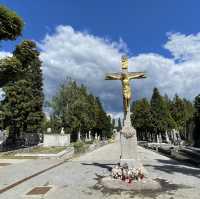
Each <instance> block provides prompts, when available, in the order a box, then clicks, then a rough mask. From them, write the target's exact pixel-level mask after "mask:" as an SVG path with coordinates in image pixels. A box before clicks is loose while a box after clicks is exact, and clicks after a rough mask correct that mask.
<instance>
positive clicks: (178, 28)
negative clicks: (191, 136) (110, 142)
mask: <svg viewBox="0 0 200 199" xmlns="http://www.w3.org/2000/svg"><path fill="white" fill-rule="evenodd" d="M0 2H1V3H2V4H4V5H6V6H8V7H9V8H11V9H13V10H15V11H16V12H17V13H18V14H19V15H20V16H21V17H22V18H23V19H24V21H25V23H26V24H25V28H24V31H23V36H22V37H21V38H19V39H18V40H17V41H16V42H7V41H6V42H2V43H1V48H0V51H12V49H13V48H14V46H15V44H16V43H19V42H20V40H22V39H33V40H35V41H36V42H37V43H38V46H39V47H40V50H41V59H42V61H43V63H44V68H45V69H44V83H45V86H44V87H45V89H46V90H45V92H46V95H47V96H48V95H49V96H51V95H53V94H52V93H54V92H55V90H56V89H57V86H58V84H59V83H60V80H62V79H63V78H64V75H63V76H61V77H60V78H59V79H56V78H55V77H54V78H53V77H52V76H53V74H54V72H55V70H56V71H57V69H58V68H59V70H60V73H62V71H63V73H65V76H68V75H70V76H72V77H73V78H74V79H77V80H78V81H79V80H80V82H82V83H85V84H86V85H88V87H89V88H90V89H91V91H92V92H94V93H95V94H99V95H100V97H101V98H102V100H103V102H104V105H105V107H106V109H107V110H108V111H109V112H112V113H119V112H120V110H121V109H122V105H121V101H120V100H119V102H114V103H113V100H114V101H116V96H117V95H118V94H119V91H118V90H119V83H116V84H115V83H113V82H112V83H110V84H111V86H110V87H109V86H108V84H107V83H104V82H103V81H100V79H102V78H101V77H102V76H101V77H99V81H98V78H97V81H98V82H99V85H97V84H98V83H97V82H96V83H95V86H94V85H93V82H94V81H96V80H95V79H94V80H93V81H92V82H90V81H89V80H87V78H86V80H85V79H84V78H85V76H83V77H81V75H82V70H83V67H85V68H84V69H85V70H86V69H87V71H88V73H89V71H91V73H94V71H96V72H98V74H101V73H102V74H103V72H109V71H110V70H115V69H116V70H118V68H119V65H117V66H115V64H116V63H117V62H119V61H120V58H119V57H120V55H121V52H127V53H128V54H129V57H130V64H131V65H132V66H133V67H132V68H131V70H134V69H136V70H145V71H147V72H148V74H149V80H144V81H146V82H144V84H143V83H142V82H138V83H136V84H135V86H133V89H135V90H134V97H135V98H141V97H149V96H150V93H151V90H152V88H153V87H154V86H157V87H159V88H160V90H161V92H163V93H164V92H167V93H169V95H170V96H173V95H174V94H175V93H178V94H180V95H182V96H184V97H187V98H189V99H192V98H193V97H194V96H195V95H197V94H198V93H200V91H199V90H198V88H197V86H196V88H194V83H195V84H198V83H200V79H196V77H194V75H193V74H194V73H195V74H196V75H197V72H198V70H199V68H198V65H199V64H200V61H199V60H200V58H199V56H198V54H199V52H200V50H199V46H200V42H199V40H200V35H198V33H199V32H200V23H199V19H200V12H199V8H200V1H199V0H189V1H188V0H167V1H163V0H109V1H108V0H101V1H99V0H79V1H76V0H56V1H55V0H1V1H0ZM60 25H62V27H61V26H60ZM59 27H60V28H59ZM68 38H71V40H70V39H69V40H70V42H69V41H68ZM74 40H75V42H74ZM59 41H62V42H61V43H63V46H62V45H59V46H56V45H57V43H59ZM84 42H88V43H87V45H85V46H84ZM94 43H95V45H94ZM73 44H74V45H73ZM89 44H90V45H89ZM93 45H94V46H93ZM69 46H70V49H69V48H68V47H69ZM76 46H79V49H82V51H81V52H79V51H77V49H76V48H75V49H73V48H74V47H76ZM95 46H99V48H98V47H97V49H99V52H100V53H96V54H94V52H91V51H94V49H95V48H93V47H95ZM61 48H62V49H63V51H64V49H65V50H66V57H65V53H64V52H60V51H61V50H60V49H61ZM108 48H111V49H109V50H108V51H107V49H108ZM52 49H54V51H53V50H52ZM72 49H73V50H72ZM88 49H91V50H88ZM104 50H105V52H107V54H105V55H104V54H103V53H102V51H104ZM58 51H59V52H60V53H58ZM67 51H70V53H67ZM72 51H73V53H74V54H73V53H72ZM83 51H84V52H85V54H86V53H87V55H88V56H89V57H91V60H89V58H88V57H87V56H86V55H85V54H84V53H83ZM56 52H57V54H56ZM90 53H91V54H90ZM63 57H65V58H66V59H64V58H63ZM61 60H62V61H61ZM70 61H71V62H70ZM69 63H72V64H74V65H75V67H74V68H75V70H77V71H75V73H76V74H75V73H72V72H69V71H71V70H72V68H70V64H69ZM63 64H65V68H63V70H62V66H63ZM105 64H110V66H108V65H107V66H106V65H105ZM77 65H80V67H77ZM96 67H97V68H98V67H99V68H100V67H102V68H101V70H100V71H98V70H97V69H95V70H94V68H96ZM199 67H200V65H199ZM66 68H68V69H66ZM166 70H167V73H168V74H166V75H165V71H166ZM79 73H80V74H79ZM161 73H162V74H161ZM186 73H191V74H190V76H189V80H187V82H185V81H184V78H188V76H186V75H185V74H186ZM77 74H79V75H77ZM98 74H96V75H97V76H98ZM87 75H88V74H86V77H87ZM172 75H174V76H175V78H173V79H171V80H170V81H169V78H170V77H171V76H172ZM160 76H161V77H160ZM194 79H195V81H194ZM165 81H166V82H165ZM102 82H103V83H102ZM105 84H106V85H105ZM91 85H92V86H91ZM100 85H103V86H104V87H102V86H100ZM105 86H106V88H107V87H109V88H108V89H107V91H105ZM103 90H104V91H103ZM188 90H189V91H191V92H189V94H188V92H187V91H188Z"/></svg>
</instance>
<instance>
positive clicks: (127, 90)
mask: <svg viewBox="0 0 200 199" xmlns="http://www.w3.org/2000/svg"><path fill="white" fill-rule="evenodd" d="M121 62H122V71H121V73H109V74H106V78H105V79H106V80H121V82H122V95H123V104H124V125H123V127H122V131H121V135H120V142H121V158H120V166H122V167H125V166H126V167H128V169H133V168H140V167H141V164H140V161H139V159H138V153H137V135H136V130H135V129H134V127H133V126H132V124H131V118H130V115H131V113H130V102H131V85H130V80H131V79H141V78H145V74H144V72H128V58H127V57H126V56H122V60H121Z"/></svg>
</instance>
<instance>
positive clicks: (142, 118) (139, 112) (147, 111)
mask: <svg viewBox="0 0 200 199" xmlns="http://www.w3.org/2000/svg"><path fill="white" fill-rule="evenodd" d="M151 119H152V118H151V107H150V104H149V102H148V101H147V99H146V98H143V99H141V100H138V101H136V102H135V103H134V106H133V114H132V115H131V120H132V124H133V126H134V127H135V128H136V129H137V136H138V138H139V139H140V140H141V139H142V140H144V139H145V140H148V139H149V133H150V132H151V128H152V124H151V122H152V120H151Z"/></svg>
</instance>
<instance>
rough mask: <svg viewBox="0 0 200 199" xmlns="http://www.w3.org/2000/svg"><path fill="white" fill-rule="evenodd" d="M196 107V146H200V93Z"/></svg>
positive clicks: (196, 98)
mask: <svg viewBox="0 0 200 199" xmlns="http://www.w3.org/2000/svg"><path fill="white" fill-rule="evenodd" d="M194 108H195V112H194V124H195V128H194V133H193V136H194V146H195V147H200V95H198V96H196V97H195V101H194Z"/></svg>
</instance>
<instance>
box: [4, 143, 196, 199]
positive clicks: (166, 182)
mask: <svg viewBox="0 0 200 199" xmlns="http://www.w3.org/2000/svg"><path fill="white" fill-rule="evenodd" d="M119 149H120V148H119V145H118V144H117V143H114V144H109V145H106V146H104V147H102V148H100V149H98V150H96V151H93V152H91V153H87V154H85V155H82V156H81V157H78V158H74V159H73V160H71V161H68V162H66V163H64V164H62V165H60V166H58V167H56V168H54V169H51V170H49V171H47V172H45V173H42V174H41V175H39V176H36V177H34V178H31V179H29V180H27V181H25V182H23V183H21V184H19V185H18V186H16V187H14V188H12V189H10V190H9V191H7V192H5V193H3V194H0V198H1V199H14V198H15V199H21V198H22V199H23V198H47V199H94V198H95V199H100V198H110V199H115V198H116V199H117V198H122V199H125V198H145V199H147V198H156V199H165V198H166V199H184V198H185V199H186V198H190V199H199V196H200V189H199V187H200V169H197V168H194V167H190V166H185V165H183V164H181V163H179V162H176V161H174V160H172V159H169V158H167V157H165V156H162V155H160V154H157V153H154V152H152V151H149V150H146V149H143V148H141V147H139V153H140V156H141V161H142V162H143V163H144V166H145V168H146V170H147V172H148V175H149V176H150V177H152V178H154V179H155V178H159V179H160V182H161V183H162V185H163V189H162V191H161V192H145V193H132V192H125V191H118V192H116V191H110V190H106V189H104V188H103V187H102V186H101V185H100V184H99V179H100V178H101V176H106V175H108V174H109V170H110V168H111V167H112V166H113V164H115V163H116V162H117V160H118V159H119V153H120V151H119ZM58 161H61V160H31V161H27V162H24V163H21V164H16V165H13V166H12V167H11V165H10V166H7V167H4V168H1V169H0V186H1V188H2V186H3V183H2V179H3V181H4V180H5V181H6V183H11V179H12V178H13V179H14V180H17V179H18V180H20V178H21V177H23V176H25V175H31V174H33V173H34V172H36V171H39V170H42V169H44V168H45V167H46V168H47V167H49V166H50V165H53V164H56V163H58ZM19 166H20V167H19ZM28 167H30V172H28ZM23 171H25V172H24V173H23ZM15 173H16V174H17V177H15ZM21 173H22V174H23V175H22V174H21ZM14 180H13V181H12V183H13V182H14ZM47 185H48V186H52V189H51V190H50V191H49V192H48V193H47V194H46V195H45V196H44V197H31V196H27V195H26V193H27V192H29V191H30V190H31V189H32V188H33V187H36V186H47Z"/></svg>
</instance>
